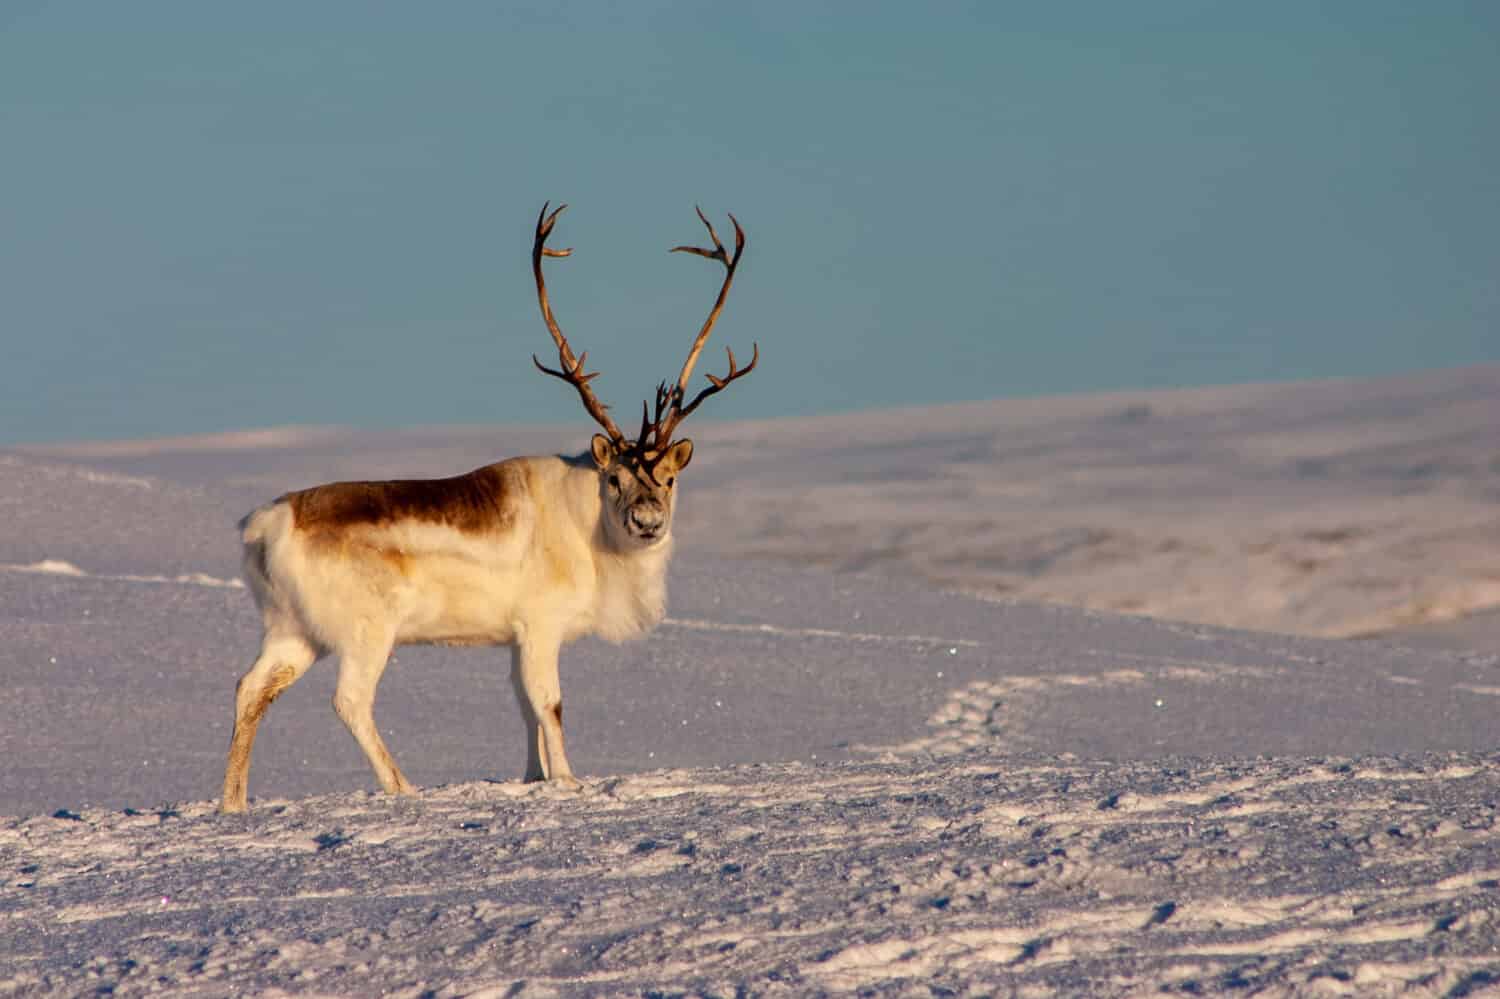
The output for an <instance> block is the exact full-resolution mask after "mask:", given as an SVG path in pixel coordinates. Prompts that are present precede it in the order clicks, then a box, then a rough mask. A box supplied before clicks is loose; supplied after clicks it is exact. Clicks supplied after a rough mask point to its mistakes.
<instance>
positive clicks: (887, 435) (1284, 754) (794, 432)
mask: <svg viewBox="0 0 1500 999" xmlns="http://www.w3.org/2000/svg"><path fill="white" fill-rule="evenodd" d="M1497 426H1500V367H1487V368H1473V369H1467V370H1464V371H1456V372H1438V373H1428V374H1423V375H1414V376H1407V377H1403V378H1398V379H1388V380H1383V381H1379V382H1336V383H1322V384H1320V385H1301V386H1256V387H1245V388H1232V389H1211V390H1201V391H1195V392H1185V393H1146V394H1138V395H1132V396H1130V397H1128V398H1127V397H1123V396H1120V397H1081V398H1077V399H1053V400H1036V401H1030V402H1013V403H989V404H973V405H966V406H958V407H949V408H944V409H938V410H929V411H914V412H903V413H883V414H871V415H867V416H861V417H835V418H824V419H814V420H806V421H796V422H785V423H783V422H776V423H764V424H726V425H707V426H705V427H703V428H695V429H696V430H697V432H696V433H695V437H696V439H697V440H698V443H699V450H698V457H697V458H696V459H695V463H694V466H693V468H692V469H690V470H689V472H688V473H687V474H686V476H685V478H684V487H685V495H684V499H683V503H684V508H683V510H682V514H681V515H682V520H681V521H680V526H679V551H680V552H681V554H680V555H679V557H678V559H677V561H676V563H675V564H674V570H673V578H672V591H671V592H672V597H671V611H670V617H669V620H668V621H667V622H666V623H665V624H664V625H663V626H662V627H661V628H660V629H659V630H658V631H657V632H656V633H655V634H654V635H653V636H651V637H650V638H648V639H647V640H646V641H644V642H641V643H636V644H632V645H626V646H619V647H615V646H609V645H605V644H603V643H598V642H592V641H586V642H582V643H579V644H577V645H575V646H572V647H570V648H569V649H567V650H565V652H564V658H563V684H564V689H565V692H566V695H567V701H568V734H569V755H570V757H571V758H572V761H573V763H574V765H575V767H576V768H577V769H578V770H579V772H580V773H581V774H583V775H585V776H586V778H587V780H586V786H585V788H584V790H583V791H582V792H579V793H576V794H575V793H566V792H561V791H558V790H556V789H552V788H550V787H542V786H536V785H522V784H519V783H517V782H516V781H515V779H514V778H515V776H516V775H517V774H519V772H520V770H521V769H522V766H523V764H524V761H525V754H524V744H523V741H522V735H521V727H520V721H519V715H518V713H517V711H516V709H515V707H514V705H513V703H512V700H513V699H512V694H511V691H510V682H509V678H508V675H507V670H508V657H507V656H506V655H505V654H504V652H503V651H496V650H482V649H481V650H472V649H471V650H452V649H402V650H399V651H398V653H397V656H396V660H395V662H394V664H393V666H392V667H391V669H390V670H389V671H388V672H387V674H386V678H385V681H384V682H383V684H382V686H381V697H380V701H379V703H378V705H377V719H378V721H379V723H380V726H381V729H382V731H383V732H384V733H385V736H386V739H387V741H388V743H389V744H390V746H391V749H392V751H393V752H394V753H395V755H396V757H397V759H398V760H399V761H400V763H401V765H402V767H403V769H404V770H405V771H406V773H407V774H408V776H410V777H411V779H412V780H414V781H416V782H418V783H420V784H421V785H423V786H424V787H425V788H427V789H428V790H425V791H424V792H423V793H422V794H421V795H419V796H418V797H416V798H414V799H409V800H395V799H390V798H387V797H384V796H380V795H375V794H372V793H370V791H369V790H368V789H369V788H370V787H371V786H372V780H371V777H370V774H369V771H368V767H367V765H366V763H365V762H364V758H363V756H362V754H360V752H359V751H358V749H357V748H356V747H355V746H354V744H353V741H352V740H351V739H350V738H349V737H348V735H347V734H346V733H345V732H344V731H343V729H342V726H341V725H340V724H339V723H338V722H337V720H336V719H335V718H334V715H333V712H332V711H331V710H330V707H329V698H330V697H331V694H332V680H333V672H334V671H333V670H332V669H331V668H330V667H329V666H327V665H320V666H318V667H315V668H314V670H313V671H312V672H311V673H310V674H309V675H308V676H307V677H306V678H305V679H304V680H302V681H301V682H299V683H298V684H297V685H296V686H295V687H293V688H292V689H291V690H289V691H288V692H287V693H286V694H285V695H284V696H283V697H282V698H281V699H280V700H279V701H277V703H276V704H275V706H274V707H273V708H272V710H271V711H270V712H269V714H268V716H267V719H266V721H265V723H264V724H263V725H262V728H261V735H260V738H259V740H258V742H257V746H256V755H255V760H254V765H253V767H252V769H251V775H250V785H251V786H250V791H251V796H252V799H251V812H250V814H249V815H248V816H246V817H234V818H221V817H219V816H217V815H216V814H214V813H213V812H212V801H211V799H212V796H213V795H214V794H215V793H216V792H217V789H218V783H219V780H220V778H221V776H222V766H223V752H224V749H225V748H226V745H227V741H228V735H229V728H230V722H231V717H230V707H231V700H232V694H233V687H234V682H235V680H236V679H237V677H238V675H239V673H240V672H242V671H243V670H244V669H245V668H246V666H248V663H249V660H250V658H251V657H252V656H253V654H254V651H255V647H256V639H257V632H258V629H257V622H256V616H255V614H254V611H253V608H252V606H251V602H250V600H249V597H248V595H247V594H246V593H245V592H244V590H243V588H241V587H239V586H238V585H237V584H236V582H235V576H236V570H237V550H236V545H235V539H234V531H233V523H234V521H235V519H236V518H237V517H238V516H239V514H241V513H243V512H244V510H245V509H247V508H248V507H249V506H250V505H251V504H253V503H255V502H259V501H261V500H264V499H265V498H267V497H269V496H271V495H274V494H275V493H277V492H279V491H282V490H284V489H288V488H294V487H298V486H301V485H306V484H309V483H312V482H316V481H322V480H327V479H333V478H348V477H363V476H376V475H380V476H389V475H403V476H412V475H435V474H448V473H452V472H455V471H461V470H464V469H466V468H468V467H471V466H473V465H475V464H479V463H482V462H483V461H485V460H490V459H493V458H498V457H501V456H504V455H507V454H511V453H518V452H526V451H533V452H534V451H545V450H551V449H555V448H562V447H569V446H572V445H574V444H577V443H578V441H577V440H575V439H574V438H579V439H580V440H581V437H582V434H583V433H584V432H586V428H584V429H582V430H580V428H577V427H575V428H568V429H567V430H566V431H557V430H547V429H527V430H518V431H509V430H504V429H495V428H486V429H477V428H476V429H459V430H427V431H411V432H405V433H398V434H358V433H349V432H344V431H323V430H320V431H305V432H301V431H291V432H285V433H279V434H273V435H245V436H230V437H227V438H219V439H214V440H184V441H175V442H139V443H133V444H129V445H120V444H112V445H78V446H73V447H54V448H49V449H40V448H33V449H24V450H22V451H12V452H11V453H9V454H5V455H0V637H3V639H4V641H3V644H0V752H3V756H4V759H5V761H6V766H5V768H4V769H3V770H0V815H11V816H15V817H14V818H8V819H0V871H3V878H4V880H3V881H0V994H11V993H16V994H20V995H33V994H35V995H76V994H82V993H93V992H95V991H110V990H112V991H113V992H114V993H115V994H121V995H128V994H146V993H150V992H160V991H166V992H174V993H178V994H195V995H196V994H201V995H231V994H245V993H265V994H274V993H276V992H286V993H293V994H313V993H316V994H327V995H366V994H371V993H372V992H376V991H380V990H386V991H390V992H392V993H394V994H401V995H411V996H417V995H443V996H447V995H512V994H516V995H545V994H553V993H558V994H566V995H593V994H614V993H626V994H638V993H641V992H652V991H656V992H660V993H662V994H680V993H684V992H686V993H703V994H715V995H734V994H736V993H737V992H739V991H741V990H743V991H746V992H748V993H752V994H816V993H820V992H821V993H830V994H840V993H850V992H856V991H860V990H867V991H875V992H887V993H892V994H929V993H932V992H937V993H943V992H945V991H946V992H947V993H956V994H965V993H973V994H993V993H996V992H999V993H1006V992H1015V993H1019V994H1026V993H1033V994H1038V995H1050V994H1059V993H1062V994H1090V995H1131V994H1147V993H1151V994H1157V993H1159V992H1160V991H1162V990H1166V991H1168V992H1179V993H1204V992H1219V991H1223V992H1237V993H1238V992H1246V991H1249V990H1252V989H1257V988H1258V989H1261V990H1262V991H1261V992H1260V993H1257V994H1289V993H1290V994H1299V993H1315V994H1316V993H1329V994H1341V993H1342V994H1351V995H1379V994H1394V993H1397V992H1400V991H1401V990H1403V989H1404V990H1406V992H1404V993H1403V994H1419V995H1454V996H1458V995H1477V994H1480V993H1481V992H1483V991H1484V990H1485V989H1486V988H1495V987H1500V825H1497V814H1496V810H1497V809H1500V755H1497V753H1496V750H1497V748H1500V738H1497V737H1500V721H1497V710H1496V709H1497V708H1500V643H1496V642H1495V641H1494V637H1495V628H1494V624H1495V619H1494V617H1493V615H1488V616H1486V615H1484V614H1479V615H1475V616H1471V617H1468V618H1465V619H1464V620H1462V621H1459V622H1457V623H1456V624H1454V625H1451V626H1442V625H1440V624H1435V623H1432V622H1440V621H1441V620H1442V619H1444V618H1447V617H1451V616H1452V615H1454V614H1456V613H1459V612H1464V611H1473V610H1477V609H1482V608H1483V607H1485V606H1486V605H1494V604H1495V603H1497V602H1500V598H1497V597H1496V596H1495V595H1494V590H1493V587H1496V586H1500V574H1497V571H1496V568H1495V567H1496V566H1500V554H1497V553H1500V452H1497V451H1496V443H1495V441H1496V438H1495V436H1494V428H1495V427H1497ZM934 584H941V585H934ZM942 585H946V586H958V587H962V588H964V589H965V590H966V591H968V592H967V593H954V592H952V591H951V590H944V589H942V588H941V586H942ZM1035 598H1047V599H1051V600H1054V601H1059V602H1060V603H1054V604H1042V603H1035V602H1032V601H1033V599H1035ZM1062 602H1071V603H1076V604H1083V605H1088V606H1092V607H1094V608H1107V607H1116V608H1123V609H1128V610H1133V611H1137V612H1151V613H1154V614H1158V615H1160V617H1158V618H1146V617H1140V616H1122V615H1120V614H1117V613H1112V612H1109V611H1107V610H1103V609H1080V608H1079V607H1069V606H1063V605H1062ZM1163 618H1170V619H1163ZM1424 621H1425V622H1428V623H1426V624H1421V623H1422V622H1424ZM1205 622H1206V623H1205ZM1223 624H1230V625H1236V626H1239V627H1255V628H1261V629H1265V628H1269V627H1273V626H1274V627H1276V628H1280V629H1281V630H1282V631H1285V632H1301V633H1302V634H1301V635H1300V636H1294V635H1290V634H1278V633H1276V632H1274V631H1267V630H1256V631H1251V630H1227V629H1225V628H1223V627H1220V626H1219V625H1223ZM1414 624H1420V625H1421V626H1420V627H1417V628H1415V630H1410V631H1401V632H1399V633H1398V634H1397V635H1396V636H1395V637H1388V638H1384V639H1377V640H1371V641H1358V642H1356V641H1348V640H1337V639H1326V638H1317V637H1309V636H1311V635H1315V634H1349V633H1358V632H1366V631H1378V630H1390V629H1392V628H1397V627H1406V626H1408V625H1414Z"/></svg>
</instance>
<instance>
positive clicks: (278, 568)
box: [220, 204, 760, 812]
mask: <svg viewBox="0 0 1500 999" xmlns="http://www.w3.org/2000/svg"><path fill="white" fill-rule="evenodd" d="M549 207H550V205H547V204H544V205H543V206H542V211H541V214H540V215H539V216H538V217H537V223H536V231H535V235H534V238H533V241H532V248H531V267H532V273H533V276H534V277H535V280H536V293H537V302H538V304H539V305H540V307H541V313H542V319H543V321H544V322H545V323H546V325H547V329H548V331H549V332H550V333H551V334H552V340H553V342H554V343H555V344H556V346H557V353H558V366H557V367H556V368H551V367H548V366H547V365H544V364H543V363H542V362H541V361H540V360H539V359H538V358H537V357H536V355H535V354H533V355H532V362H533V363H534V364H535V365H536V367H537V368H538V369H539V370H540V371H542V372H543V373H544V374H547V375H550V376H552V377H554V378H558V379H561V380H562V381H564V382H567V383H568V384H569V385H571V386H573V388H574V389H575V390H576V391H577V393H578V397H579V399H580V401H582V403H583V408H584V409H585V410H586V411H587V412H588V414H589V416H591V417H592V418H593V419H594V421H595V422H596V423H597V424H598V425H599V426H600V428H601V429H602V430H603V431H604V432H603V433H596V434H595V435H594V436H593V439H592V440H591V442H590V446H589V449H588V450H587V451H586V452H584V453H582V454H579V455H576V456H563V455H552V456H527V457H516V458H510V459H508V460H505V461H500V462H497V463H495V464H491V465H485V466H484V467H483V468H476V469H474V470H473V471H471V472H467V473H465V474H463V475H456V476H453V477H452V478H445V479H401V480H392V481H380V482H334V483H330V484H327V485H320V486H313V487H312V488H309V489H302V490H299V491H297V492H290V493H287V494H285V495H283V496H281V497H279V498H277V499H276V500H274V501H273V502H271V503H268V504H266V505H264V506H262V507H260V508H258V509H256V510H254V511H252V512H251V513H250V514H249V515H248V516H246V517H245V518H244V520H242V521H241V522H240V531H241V538H242V541H243V544H244V561H243V564H244V574H245V578H246V582H247V583H248V585H249V588H250V590H251V592H252V594H253V595H254V597H255V602H256V605H257V606H258V608H259V609H260V615H261V623H262V626H263V629H264V634H263V637H262V640H261V647H260V654H259V655H258V656H257V657H256V659H255V662H254V664H253V665H252V666H251V667H250V669H249V670H248V671H247V672H246V673H245V674H244V675H243V676H242V677H241V678H240V681H239V684H238V685H237V687H236V689H235V697H234V729H233V734H232V735H231V737H230V742H229V758H228V762H227V765H226V767H225V772H224V789H223V797H222V798H221V800H220V809H221V811H223V812H243V811H245V810H246V808H247V806H248V780H249V770H250V754H251V749H252V748H253V746H254V744H255V732H256V728H257V726H258V725H259V723H260V721H261V718H262V717H263V716H264V715H265V713H266V710H267V709H268V708H269V707H270V706H271V703H272V702H273V701H275V700H276V698H277V697H278V696H279V695H281V694H282V693H284V692H285V691H286V689H287V688H288V687H290V686H291V685H292V684H294V683H296V682H297V680H298V678H300V677H301V676H302V675H303V674H304V673H306V672H307V670H308V669H309V668H310V667H311V666H312V665H313V663H315V662H317V661H318V660H319V659H322V658H323V657H325V656H328V655H330V654H333V655H336V656H337V657H338V663H339V672H338V684H337V689H336V691H335V693H334V696H333V709H334V712H335V713H336V714H337V715H338V717H339V719H340V720H341V721H342V722H343V723H344V725H345V727H347V728H348V730H349V732H350V734H351V735H353V736H354V739H355V741H356V742H357V743H358V744H359V747H360V749H362V750H363V751H364V753H365V756H366V757H367V758H368V759H369V762H370V766H371V768H372V769H373V770H374V771H375V779H376V781H377V782H378V783H379V785H380V787H381V789H382V790H384V791H386V792H387V793H391V794H412V793H414V792H415V791H416V788H415V786H414V785H413V784H412V783H411V782H410V781H409V780H407V778H406V776H405V775H404V774H403V773H402V772H401V769H400V768H399V767H398V766H397V765H396V761H395V759H394V757H392V756H391V753H390V750H389V749H387V748H386V745H385V742H384V740H382V739H381V737H380V732H379V730H378V729H377V728H376V726H375V713H374V709H375V691H376V688H377V686H378V685H379V683H380V677H381V674H382V673H383V672H384V671H385V667H386V663H387V661H388V660H389V658H390V656H391V652H392V650H393V649H394V648H395V647H396V646H398V645H411V644H439V645H486V646H493V645H508V646H510V648H511V672H510V676H511V682H512V686H513V688H514V690H515V695H516V700H517V702H518V704H519V706H520V709H521V717H522V720H523V722H524V725H525V732H526V770H525V779H526V780H528V781H540V780H547V781H552V782H555V783H556V784H559V785H562V786H566V787H577V786H578V779H577V777H575V776H574V773H573V769H572V767H571V766H569V764H568V757H567V752H566V750H565V747H564V742H563V707H562V703H563V702H562V687H561V683H560V681H559V678H558V656H559V653H560V652H561V649H562V646H563V645H565V644H567V643H568V642H570V641H572V640H574V639H576V638H579V637H581V636H584V635H597V636H599V637H601V638H603V639H606V640H608V641H613V642H619V641H624V640H628V639H634V638H639V637H641V636H643V635H645V634H646V633H647V632H649V631H650V630H651V629H652V628H653V627H655V625H656V624H658V623H659V622H660V621H661V619H662V617H663V615H664V614H665V611H666V595H667V592H666V574H667V564H668V561H669V559H670V558H671V554H672V515H673V511H674V509H675V507H676V502H677V477H678V475H679V474H680V473H681V472H682V471H683V470H684V469H686V468H687V467H688V464H689V462H691V460H692V457H693V442H692V441H691V440H689V439H687V438H676V439H674V438H675V435H676V433H677V430H678V428H679V427H680V425H681V424H682V421H683V420H685V419H686V418H687V417H689V416H691V415H692V414H693V413H694V412H695V411H696V410H697V409H698V407H699V406H701V405H702V404H703V402H704V401H705V400H706V399H709V398H711V397H712V396H714V395H715V394H717V393H719V392H721V391H723V390H724V389H725V388H726V387H727V386H728V385H729V384H730V383H732V382H734V381H736V380H738V379H740V378H743V377H744V376H746V375H748V374H750V372H751V371H753V370H755V366H756V363H757V362H758V361H759V360H760V347H759V345H758V344H756V345H755V347H754V351H753V354H752V356H751V358H750V363H748V364H746V365H745V366H744V367H740V366H739V362H738V361H737V360H736V359H735V356H734V351H733V350H728V351H727V353H728V355H729V370H728V372H727V373H726V374H725V375H723V376H722V377H721V376H717V375H712V374H710V375H708V376H707V377H708V382H709V384H708V385H707V386H706V387H704V388H703V389H702V390H700V391H699V392H698V393H697V394H696V395H694V396H692V398H691V399H689V397H688V385H689V381H690V379H691V377H692V374H693V369H694V367H695V366H696V365H697V363H698V357H699V355H700V354H701V353H702V351H703V346H704V344H705V343H706V342H707V341H708V337H709V334H710V332H712V330H713V328H714V324H715V323H716V322H717V321H718V318H719V314H720V313H721V312H722V311H723V308H724V301H725V299H726V298H727V297H728V295H729V288H730V285H731V284H732V283H733V281H734V275H735V270H736V268H737V267H738V266H739V262H740V257H741V255H742V254H743V253H744V250H745V233H744V230H743V229H741V228H740V224H739V222H738V220H736V219H735V217H734V216H733V215H730V216H729V219H730V222H731V223H732V224H733V225H734V251H733V253H732V254H731V253H729V252H728V251H727V250H726V249H725V247H724V244H723V242H721V241H720V239H719V235H718V233H717V232H715V231H714V227H713V224H712V223H711V222H710V221H709V220H708V217H707V216H705V215H704V214H703V211H702V210H701V209H699V210H698V218H699V219H700V220H702V222H703V225H704V226H705V227H706V228H707V229H708V235H709V239H710V240H711V241H712V244H713V245H712V247H709V248H705V247H700V246H677V247H673V248H672V252H683V253H691V254H696V255H698V256H700V257H706V258H708V259H710V260H714V261H717V262H718V263H720V264H722V265H723V267H724V279H723V283H722V284H721V285H720V286H719V293H718V297H717V298H716V299H715V300H714V304H713V307H712V309H711V310H710V311H709V314H708V318H707V319H706V320H705V321H704V323H703V326H702V328H701V329H700V330H699V331H698V335H697V337H696V338H695V339H694V340H693V342H692V346H691V347H690V349H689V350H688V354H687V359H686V360H685V361H684V362H683V365H682V370H681V372H680V373H679V374H678V376H677V379H676V381H675V382H666V381H663V382H662V383H661V384H660V385H658V386H657V388H656V393H655V401H654V405H648V402H647V401H643V402H642V403H641V427H640V431H639V433H637V434H636V436H635V437H634V438H630V437H627V436H626V435H625V434H624V433H623V432H621V430H620V428H619V427H618V426H617V425H616V424H615V422H614V420H613V419H612V418H611V416H610V413H609V407H608V406H606V405H604V404H603V403H602V402H600V400H599V398H598V396H596V395H595V394H594V390H593V387H592V385H591V383H592V381H593V380H594V379H595V378H596V377H598V375H599V372H597V371H594V372H589V371H586V370H585V367H584V362H585V361H586V359H587V356H588V355H587V352H586V351H585V352H584V353H581V354H576V355H575V354H574V352H573V349H572V347H571V346H570V345H569V343H568V339H567V337H566V336H564V335H563V332H562V329H561V328H560V327H559V326H558V323H557V318H556V317H555V316H554V315H553V313H552V306H551V304H550V303H549V301H548V299H547V284H546V280H545V278H544V276H543V271H542V264H543V261H544V260H545V259H546V258H549V257H566V256H568V255H569V254H571V253H572V250H571V249H553V248H550V247H548V246H547V238H548V237H549V236H550V235H551V233H552V230H553V227H554V226H555V225H556V223H557V218H558V216H559V215H561V214H562V212H563V210H564V209H565V208H567V205H560V206H559V207H557V208H556V209H554V210H552V211H550V212H549V211H548V209H549Z"/></svg>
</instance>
